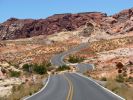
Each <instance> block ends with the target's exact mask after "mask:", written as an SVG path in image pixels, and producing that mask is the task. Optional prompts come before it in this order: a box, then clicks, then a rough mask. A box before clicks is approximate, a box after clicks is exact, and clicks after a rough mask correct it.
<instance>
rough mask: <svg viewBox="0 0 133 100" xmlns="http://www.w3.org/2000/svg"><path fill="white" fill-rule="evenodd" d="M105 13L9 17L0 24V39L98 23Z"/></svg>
mask: <svg viewBox="0 0 133 100" xmlns="http://www.w3.org/2000/svg"><path fill="white" fill-rule="evenodd" d="M103 17H106V14H103V13H99V12H86V13H78V14H56V15H53V16H51V17H48V18H46V19H38V20H33V19H16V18H10V19H8V20H7V21H6V22H4V23H2V24H0V40H8V39H18V38H27V37H32V36H38V35H49V34H53V33H56V32H61V31H65V30H66V31H72V30H76V29H77V28H79V27H82V26H83V25H85V24H86V22H89V21H90V20H93V21H95V22H96V23H100V22H101V19H102V18H103Z"/></svg>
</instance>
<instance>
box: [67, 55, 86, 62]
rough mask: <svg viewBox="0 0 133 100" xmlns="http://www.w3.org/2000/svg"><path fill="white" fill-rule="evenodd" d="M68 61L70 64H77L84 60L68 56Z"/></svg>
mask: <svg viewBox="0 0 133 100" xmlns="http://www.w3.org/2000/svg"><path fill="white" fill-rule="evenodd" d="M68 61H69V62H70V63H79V62H82V61H84V58H83V57H77V56H69V59H68Z"/></svg>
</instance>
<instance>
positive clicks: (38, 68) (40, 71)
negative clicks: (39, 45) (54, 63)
mask: <svg viewBox="0 0 133 100" xmlns="http://www.w3.org/2000/svg"><path fill="white" fill-rule="evenodd" d="M33 71H34V72H35V73H37V74H40V75H43V74H46V73H47V70H46V68H45V66H43V65H37V64H35V65H34V66H33Z"/></svg>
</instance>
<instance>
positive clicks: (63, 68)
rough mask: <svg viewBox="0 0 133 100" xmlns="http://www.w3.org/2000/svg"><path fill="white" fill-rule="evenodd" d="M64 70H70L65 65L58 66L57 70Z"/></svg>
mask: <svg viewBox="0 0 133 100" xmlns="http://www.w3.org/2000/svg"><path fill="white" fill-rule="evenodd" d="M64 70H70V67H69V66H67V65H62V66H59V67H58V69H57V71H64Z"/></svg>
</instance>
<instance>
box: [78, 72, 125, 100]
mask: <svg viewBox="0 0 133 100" xmlns="http://www.w3.org/2000/svg"><path fill="white" fill-rule="evenodd" d="M75 74H77V75H79V76H81V77H83V78H87V79H89V80H90V81H92V82H94V83H95V84H96V85H98V86H100V87H101V88H103V89H104V90H106V91H108V92H109V93H111V94H113V95H115V96H117V97H118V98H120V99H122V100H126V99H124V98H123V97H121V96H119V95H117V94H115V93H114V92H112V91H111V90H109V89H107V88H105V87H103V86H102V85H99V84H98V83H97V82H95V81H94V80H92V79H90V78H89V77H87V76H84V75H82V74H80V73H77V72H75Z"/></svg>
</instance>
